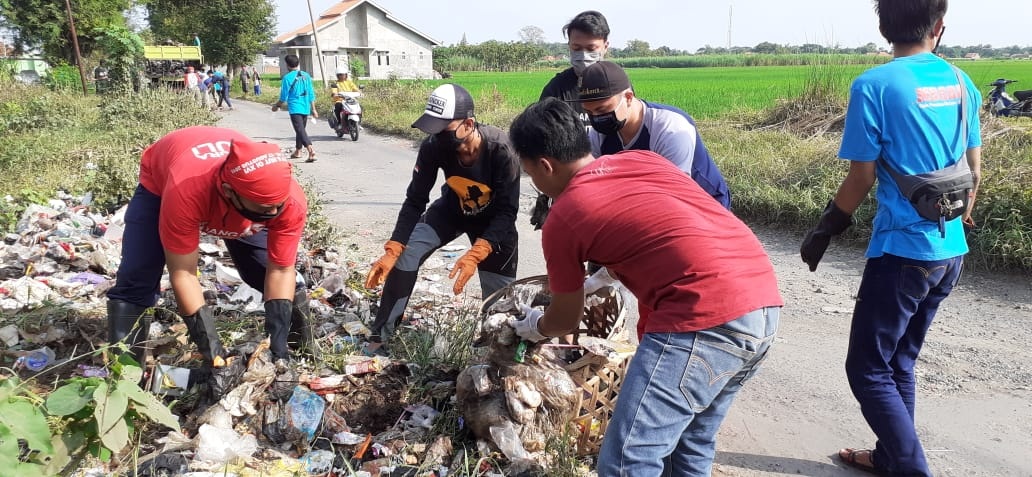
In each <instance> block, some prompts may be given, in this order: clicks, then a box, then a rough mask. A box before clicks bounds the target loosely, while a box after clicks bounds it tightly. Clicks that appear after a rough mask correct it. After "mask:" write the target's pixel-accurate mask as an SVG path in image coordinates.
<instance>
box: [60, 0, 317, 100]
mask: <svg viewBox="0 0 1032 477" xmlns="http://www.w3.org/2000/svg"><path fill="white" fill-rule="evenodd" d="M65 1H67V0H65ZM307 1H308V20H309V21H311V22H312V40H314V43H315V57H316V58H319V76H320V77H322V82H323V87H327V86H329V83H328V82H327V81H326V68H325V67H324V66H323V58H322V50H321V49H320V48H319V35H318V32H316V29H315V14H313V13H312V0H307Z"/></svg>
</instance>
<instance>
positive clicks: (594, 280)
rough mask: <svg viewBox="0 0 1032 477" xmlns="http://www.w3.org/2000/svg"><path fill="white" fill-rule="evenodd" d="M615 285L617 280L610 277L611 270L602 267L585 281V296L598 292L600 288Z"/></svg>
mask: <svg viewBox="0 0 1032 477" xmlns="http://www.w3.org/2000/svg"><path fill="white" fill-rule="evenodd" d="M614 283H616V279H615V278H613V277H612V276H610V275H609V270H607V269H606V267H602V268H600V269H599V270H598V271H597V272H595V274H594V275H592V276H590V277H588V278H587V279H586V280H584V294H585V295H590V294H592V293H595V292H596V291H598V289H599V288H602V287H607V286H609V285H612V284H614Z"/></svg>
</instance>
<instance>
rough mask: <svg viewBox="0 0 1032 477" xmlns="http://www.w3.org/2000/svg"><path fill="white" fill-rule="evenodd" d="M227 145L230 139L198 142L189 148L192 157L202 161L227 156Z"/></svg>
mask: <svg viewBox="0 0 1032 477" xmlns="http://www.w3.org/2000/svg"><path fill="white" fill-rule="evenodd" d="M229 145H230V141H215V142H206V143H204V144H198V145H196V146H194V147H192V148H190V150H191V152H193V155H194V157H196V158H198V159H200V160H202V161H206V160H208V159H217V158H220V157H226V156H228V155H229Z"/></svg>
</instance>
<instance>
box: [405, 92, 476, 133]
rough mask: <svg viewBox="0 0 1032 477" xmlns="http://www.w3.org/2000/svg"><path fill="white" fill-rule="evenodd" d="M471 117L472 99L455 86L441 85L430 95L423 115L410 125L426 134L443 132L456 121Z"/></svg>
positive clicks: (467, 93)
mask: <svg viewBox="0 0 1032 477" xmlns="http://www.w3.org/2000/svg"><path fill="white" fill-rule="evenodd" d="M472 117H473V97H472V96H470V94H469V91H466V88H463V87H462V86H459V85H457V84H450V83H449V84H442V85H441V86H438V87H437V88H436V89H434V90H433V91H432V92H431V93H430V97H429V98H427V100H426V109H425V110H424V111H423V115H422V116H420V117H419V119H417V120H416V122H414V123H412V127H414V128H419V130H420V131H423V132H425V133H427V134H437V133H439V132H441V131H444V128H446V127H448V124H449V123H451V122H452V121H454V120H456V119H466V118H472Z"/></svg>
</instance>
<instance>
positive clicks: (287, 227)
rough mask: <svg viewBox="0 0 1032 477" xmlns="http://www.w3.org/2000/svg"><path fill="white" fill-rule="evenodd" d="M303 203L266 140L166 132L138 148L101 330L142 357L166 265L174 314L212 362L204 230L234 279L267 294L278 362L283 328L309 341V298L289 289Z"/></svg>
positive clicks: (281, 363)
mask: <svg viewBox="0 0 1032 477" xmlns="http://www.w3.org/2000/svg"><path fill="white" fill-rule="evenodd" d="M307 211H308V203H307V200H306V199H305V194H304V192H303V191H302V190H301V187H300V186H299V185H298V183H297V181H295V180H294V178H293V176H292V175H291V166H290V163H289V162H288V161H287V158H286V157H285V156H284V155H283V154H282V153H281V152H280V150H279V147H278V146H276V145H274V144H269V143H263V142H254V141H252V140H250V139H249V138H247V137H246V136H244V135H242V134H240V133H238V132H236V131H234V130H231V129H224V128H215V127H208V126H197V127H189V128H185V129H180V130H177V131H173V132H171V133H169V134H168V135H166V136H165V137H163V138H161V139H159V140H158V141H157V142H155V143H154V144H152V145H151V146H150V147H148V148H147V149H146V150H145V151H144V152H143V157H142V160H141V162H140V184H139V186H137V188H136V193H135V194H134V195H133V198H132V199H131V200H130V202H129V207H128V209H127V211H126V215H125V223H126V224H125V234H124V236H123V243H122V262H121V265H120V266H119V268H118V273H117V276H116V284H115V286H114V287H113V288H112V289H111V290H109V291H108V294H107V295H108V338H109V340H110V342H112V343H115V342H118V341H121V340H123V339H124V340H126V341H127V342H128V344H129V345H130V347H131V349H132V350H133V353H134V354H135V355H136V357H137V359H138V360H140V361H141V362H142V359H143V351H144V346H145V341H146V339H147V330H148V328H149V325H150V319H149V315H148V314H147V310H148V308H150V307H153V306H154V304H155V303H156V302H157V299H158V292H159V290H158V287H159V282H160V279H161V274H162V269H163V268H165V267H166V266H167V267H168V272H169V278H170V280H171V282H172V290H173V292H174V293H175V297H176V302H177V303H178V305H179V310H178V312H179V314H180V315H181V316H182V317H183V320H184V321H185V322H186V325H187V329H188V331H189V335H190V339H191V340H192V341H193V342H194V343H195V344H196V345H197V349H198V351H200V353H201V355H202V356H203V358H204V365H205V367H210V366H211V365H212V363H213V361H214V360H215V358H216V357H219V356H221V355H223V353H224V351H223V349H222V344H221V343H220V341H219V337H218V333H216V331H215V319H214V315H213V312H212V309H211V307H209V306H206V305H205V300H204V296H203V294H202V292H201V287H200V283H199V281H198V279H197V261H198V245H199V243H200V235H201V234H202V233H205V234H209V235H214V236H216V237H220V238H223V239H224V240H225V243H226V248H227V249H229V254H230V257H232V259H233V263H234V264H235V265H236V267H237V269H238V270H239V272H240V277H241V278H242V279H243V280H244V282H246V283H247V284H248V285H250V286H251V287H253V288H255V289H257V290H259V291H261V292H263V294H264V298H265V331H266V332H267V333H268V334H269V336H270V342H271V343H270V348H271V350H272V353H273V356H274V358H275V359H276V361H277V366H278V368H280V369H281V370H282V369H285V366H286V364H287V362H288V361H287V360H288V358H289V351H288V348H287V342H288V339H289V338H288V335H289V334H295V335H296V338H297V340H298V341H300V342H301V343H300V344H302V345H304V346H310V345H311V333H310V329H309V328H308V326H307V323H306V315H307V305H308V299H307V295H306V293H305V291H304V289H303V288H302V289H300V290H295V273H294V262H295V259H296V256H297V247H298V243H299V242H300V241H301V234H302V232H303V230H304V227H305V217H306V214H307Z"/></svg>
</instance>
